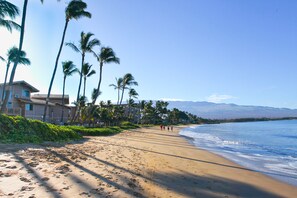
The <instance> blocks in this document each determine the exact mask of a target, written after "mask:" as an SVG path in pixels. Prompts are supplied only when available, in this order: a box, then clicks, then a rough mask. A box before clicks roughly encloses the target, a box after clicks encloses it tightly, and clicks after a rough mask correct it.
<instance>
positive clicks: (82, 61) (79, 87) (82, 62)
mask: <svg viewBox="0 0 297 198" xmlns="http://www.w3.org/2000/svg"><path fill="white" fill-rule="evenodd" d="M84 61H85V54H84V53H83V54H82V59H81V69H80V77H79V85H78V90H77V96H76V101H77V102H78V100H79V94H80V89H81V82H82V69H83V66H84Z"/></svg>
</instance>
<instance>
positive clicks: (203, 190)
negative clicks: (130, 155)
mask: <svg viewBox="0 0 297 198" xmlns="http://www.w3.org/2000/svg"><path fill="white" fill-rule="evenodd" d="M153 178H154V182H155V183H157V184H158V185H160V186H162V187H164V188H165V189H168V190H170V191H172V192H175V193H178V194H182V195H184V196H186V197H210V198H212V197H229V196H235V197H262V198H265V197H271V198H274V197H280V196H278V195H276V194H273V193H270V192H267V191H265V190H262V189H260V188H257V187H255V186H252V185H249V184H246V183H242V182H239V181H234V180H230V179H225V178H220V177H214V176H197V175H193V174H191V173H188V172H180V173H164V172H163V173H162V172H157V173H154V174H153ZM230 187H232V188H230Z"/></svg>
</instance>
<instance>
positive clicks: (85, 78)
mask: <svg viewBox="0 0 297 198" xmlns="http://www.w3.org/2000/svg"><path fill="white" fill-rule="evenodd" d="M86 84H87V77H86V76H84V95H83V96H84V98H85V97H86Z"/></svg>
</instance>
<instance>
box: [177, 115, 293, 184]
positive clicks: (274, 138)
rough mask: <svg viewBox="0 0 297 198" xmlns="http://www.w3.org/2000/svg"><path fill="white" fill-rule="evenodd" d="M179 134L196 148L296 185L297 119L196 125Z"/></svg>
mask: <svg viewBox="0 0 297 198" xmlns="http://www.w3.org/2000/svg"><path fill="white" fill-rule="evenodd" d="M180 135H182V136H185V137H189V138H190V139H191V142H192V143H193V144H194V145H195V146H197V147H199V148H202V149H205V150H208V151H211V152H213V153H216V154H218V155H221V156H223V157H225V158H227V159H229V160H231V161H233V162H235V163H237V164H240V165H242V166H244V167H246V168H249V169H253V170H255V171H258V172H261V173H263V174H266V175H269V176H271V177H273V178H276V179H278V180H281V181H283V182H287V183H289V184H292V185H294V186H297V120H281V121H266V122H242V123H224V124H209V125H198V126H196V127H190V128H185V129H183V130H182V131H181V132H180Z"/></svg>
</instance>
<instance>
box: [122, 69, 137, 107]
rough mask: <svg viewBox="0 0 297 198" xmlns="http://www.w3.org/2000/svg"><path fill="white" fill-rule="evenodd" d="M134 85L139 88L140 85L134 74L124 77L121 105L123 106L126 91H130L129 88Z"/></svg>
mask: <svg viewBox="0 0 297 198" xmlns="http://www.w3.org/2000/svg"><path fill="white" fill-rule="evenodd" d="M134 85H135V86H138V83H137V82H136V81H135V79H134V76H132V74H130V73H127V74H125V75H124V77H123V83H122V96H121V101H120V105H121V104H122V101H123V97H124V92H125V89H128V87H131V86H134Z"/></svg>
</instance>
